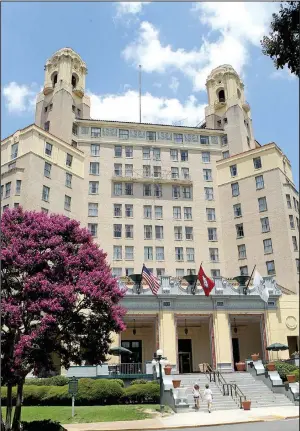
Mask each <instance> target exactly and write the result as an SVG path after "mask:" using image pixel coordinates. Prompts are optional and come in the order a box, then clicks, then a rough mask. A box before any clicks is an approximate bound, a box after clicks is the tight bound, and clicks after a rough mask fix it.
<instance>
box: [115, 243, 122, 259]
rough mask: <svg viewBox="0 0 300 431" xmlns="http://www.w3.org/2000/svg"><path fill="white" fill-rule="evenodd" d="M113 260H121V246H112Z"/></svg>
mask: <svg viewBox="0 0 300 431" xmlns="http://www.w3.org/2000/svg"><path fill="white" fill-rule="evenodd" d="M114 260H122V246H121V245H114Z"/></svg>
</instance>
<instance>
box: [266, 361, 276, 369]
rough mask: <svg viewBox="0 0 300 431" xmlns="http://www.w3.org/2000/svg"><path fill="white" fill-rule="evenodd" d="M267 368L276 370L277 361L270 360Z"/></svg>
mask: <svg viewBox="0 0 300 431" xmlns="http://www.w3.org/2000/svg"><path fill="white" fill-rule="evenodd" d="M267 370H268V371H276V367H275V363H274V362H269V363H268V364H267Z"/></svg>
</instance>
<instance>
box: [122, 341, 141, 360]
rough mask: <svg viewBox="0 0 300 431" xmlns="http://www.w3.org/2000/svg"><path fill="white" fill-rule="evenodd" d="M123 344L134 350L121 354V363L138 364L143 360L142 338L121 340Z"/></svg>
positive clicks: (126, 347)
mask: <svg viewBox="0 0 300 431" xmlns="http://www.w3.org/2000/svg"><path fill="white" fill-rule="evenodd" d="M121 346H122V347H125V349H128V350H130V351H131V352H132V354H130V353H122V355H121V363H122V364H130V363H131V364H137V363H141V362H142V341H141V340H134V341H131V340H128V341H127V340H126V341H121Z"/></svg>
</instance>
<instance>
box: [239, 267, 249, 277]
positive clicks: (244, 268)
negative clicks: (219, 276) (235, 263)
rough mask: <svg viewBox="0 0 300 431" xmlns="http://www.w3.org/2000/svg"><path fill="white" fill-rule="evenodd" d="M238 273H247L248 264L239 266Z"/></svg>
mask: <svg viewBox="0 0 300 431" xmlns="http://www.w3.org/2000/svg"><path fill="white" fill-rule="evenodd" d="M240 274H241V275H248V266H240Z"/></svg>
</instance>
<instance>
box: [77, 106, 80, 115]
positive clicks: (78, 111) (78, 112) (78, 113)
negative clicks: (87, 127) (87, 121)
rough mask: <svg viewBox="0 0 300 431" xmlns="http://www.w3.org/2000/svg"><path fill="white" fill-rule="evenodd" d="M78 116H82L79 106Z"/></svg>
mask: <svg viewBox="0 0 300 431" xmlns="http://www.w3.org/2000/svg"><path fill="white" fill-rule="evenodd" d="M77 116H78V117H80V116H81V110H80V109H79V108H77Z"/></svg>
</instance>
